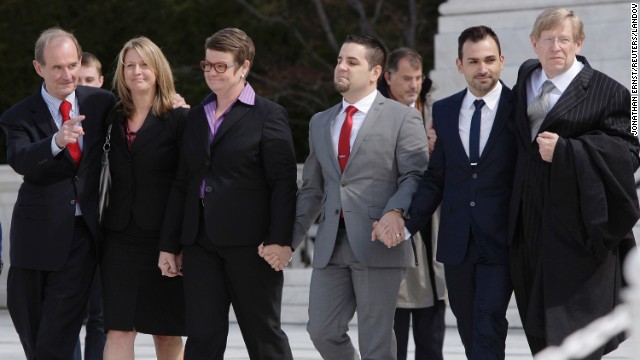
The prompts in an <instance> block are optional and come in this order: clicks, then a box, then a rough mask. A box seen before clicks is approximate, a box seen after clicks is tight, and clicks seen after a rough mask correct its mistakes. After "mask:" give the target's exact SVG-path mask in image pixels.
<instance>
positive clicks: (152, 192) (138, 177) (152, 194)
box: [104, 108, 189, 232]
mask: <svg viewBox="0 0 640 360" xmlns="http://www.w3.org/2000/svg"><path fill="white" fill-rule="evenodd" d="M188 112H189V110H188V109H186V108H179V109H174V110H171V111H170V112H168V113H166V114H164V115H162V116H155V115H153V113H151V112H149V114H148V115H147V118H146V119H145V121H144V124H143V125H142V127H141V128H140V130H139V131H138V134H137V135H136V139H135V141H134V142H133V147H132V148H131V151H129V149H128V147H127V140H126V137H125V134H124V127H123V121H126V120H125V119H124V118H123V116H122V111H121V110H118V111H117V115H116V119H117V121H116V123H114V125H113V127H112V129H111V151H110V152H109V167H110V169H111V182H112V183H111V191H110V192H109V207H108V208H107V211H106V212H105V218H104V226H105V228H107V229H109V230H122V229H124V228H125V226H126V225H127V224H128V223H129V220H130V219H131V217H133V219H134V221H135V222H136V224H137V225H138V226H139V227H141V228H142V229H145V230H149V231H158V232H159V231H160V229H161V228H162V222H163V220H164V215H165V212H166V206H167V199H168V198H169V191H170V190H171V184H172V182H173V180H174V178H175V176H176V171H177V169H178V160H179V150H180V141H181V139H182V133H183V130H184V125H185V120H186V118H187V114H188Z"/></svg>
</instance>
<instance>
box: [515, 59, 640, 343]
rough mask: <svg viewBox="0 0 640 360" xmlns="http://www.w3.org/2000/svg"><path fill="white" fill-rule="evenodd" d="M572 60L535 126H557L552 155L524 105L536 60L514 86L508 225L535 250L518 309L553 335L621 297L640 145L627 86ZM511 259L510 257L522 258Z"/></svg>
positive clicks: (534, 327) (555, 338) (529, 325)
mask: <svg viewBox="0 0 640 360" xmlns="http://www.w3.org/2000/svg"><path fill="white" fill-rule="evenodd" d="M578 61H581V62H582V63H584V68H583V69H582V70H581V71H580V73H578V75H577V76H576V77H575V78H574V79H573V80H572V82H571V83H570V85H569V87H568V88H567V89H566V90H565V92H564V93H563V94H562V96H561V97H560V98H559V99H558V102H557V103H556V105H555V106H554V107H553V108H552V109H551V110H550V111H549V113H548V114H547V116H546V118H545V119H544V121H543V123H542V125H541V127H540V130H539V132H544V131H549V132H553V133H556V134H558V135H559V136H560V139H559V140H558V143H557V145H556V147H555V150H554V156H553V161H552V162H551V163H547V162H545V161H543V160H542V158H541V156H540V153H539V149H538V144H537V142H536V141H535V140H534V141H531V132H530V128H529V120H528V117H527V113H526V111H527V110H526V109H527V93H526V91H527V90H526V89H527V80H528V79H529V78H530V77H531V74H532V73H533V71H534V70H535V69H538V68H540V66H541V65H540V62H539V61H538V60H537V59H536V60H528V61H526V62H525V63H524V64H523V65H522V66H521V67H520V70H519V72H518V81H517V84H516V86H515V87H514V89H515V91H516V97H517V104H516V119H515V120H516V134H517V141H518V156H517V161H516V172H515V177H514V187H513V194H512V198H511V205H510V221H509V223H510V224H509V229H510V230H509V234H510V239H511V240H513V239H514V238H519V239H520V240H519V241H525V242H526V244H527V245H528V248H527V251H528V252H529V253H528V254H527V255H526V256H527V258H528V259H539V261H538V262H537V267H536V270H535V271H536V273H535V276H533V275H532V277H533V279H534V280H533V284H532V288H531V290H530V291H531V293H530V296H529V297H530V303H529V306H528V309H520V311H521V313H522V312H523V311H524V312H525V316H524V319H523V323H524V326H525V330H526V331H528V333H529V332H531V333H534V334H535V335H538V336H546V337H547V341H548V343H549V344H557V343H559V342H560V341H561V340H562V339H563V338H564V337H565V336H566V335H568V334H570V333H571V332H573V331H575V330H576V329H578V328H580V327H582V326H584V325H586V324H588V323H589V322H590V321H592V320H593V319H595V318H596V317H599V316H602V315H604V314H606V313H608V312H609V311H611V309H612V308H613V307H614V306H615V304H616V303H617V302H618V290H619V286H620V281H621V279H620V269H619V266H620V256H619V244H620V243H621V241H623V240H625V239H626V240H630V239H633V235H632V234H631V229H632V227H633V225H634V224H635V222H636V220H637V219H638V209H637V207H638V205H637V198H636V195H635V186H634V181H633V172H634V171H635V169H637V168H638V150H639V149H640V147H639V145H638V139H637V138H636V137H635V136H633V135H632V134H631V127H630V94H629V91H628V90H627V89H626V88H625V87H623V86H622V85H621V84H619V83H617V82H616V81H614V80H613V79H611V78H610V77H608V76H606V75H605V74H603V73H601V72H599V71H597V70H594V69H592V68H591V66H590V65H589V63H588V62H587V60H586V59H585V58H584V57H582V56H578ZM586 176H588V177H589V179H590V180H589V181H584V180H585V178H586ZM612 184H615V186H612ZM616 192H618V193H616ZM612 194H615V195H616V196H618V195H619V196H618V197H614V196H612ZM621 201H622V202H623V203H624V204H622V203H621ZM510 260H511V262H512V264H514V266H515V267H519V266H521V264H525V263H526V262H527V261H525V260H526V259H519V258H514V257H512V258H511V259H510ZM514 281H516V279H515V278H514ZM514 287H515V288H516V289H517V288H518V284H515V283H514ZM615 346H617V344H613V343H612V344H609V346H608V347H607V349H608V350H611V349H612V348H615Z"/></svg>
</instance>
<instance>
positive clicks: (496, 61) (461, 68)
mask: <svg viewBox="0 0 640 360" xmlns="http://www.w3.org/2000/svg"><path fill="white" fill-rule="evenodd" d="M456 66H457V67H458V72H459V73H461V74H463V75H464V78H465V80H466V81H467V84H468V85H469V90H470V91H471V93H473V95H475V96H476V97H483V96H485V95H486V94H487V93H488V92H489V91H491V90H492V89H493V88H494V87H495V86H496V84H497V83H498V81H499V80H500V74H501V73H502V69H503V68H504V56H503V55H500V51H499V50H498V44H496V42H495V41H494V40H493V38H492V37H490V36H487V37H485V38H484V39H482V40H480V41H478V42H473V41H471V40H467V41H466V42H465V43H464V44H463V45H462V59H456Z"/></svg>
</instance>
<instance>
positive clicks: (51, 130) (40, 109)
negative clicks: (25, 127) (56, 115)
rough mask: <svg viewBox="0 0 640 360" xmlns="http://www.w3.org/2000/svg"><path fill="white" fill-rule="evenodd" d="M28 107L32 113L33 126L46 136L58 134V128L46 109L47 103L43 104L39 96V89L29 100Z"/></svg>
mask: <svg viewBox="0 0 640 360" xmlns="http://www.w3.org/2000/svg"><path fill="white" fill-rule="evenodd" d="M29 107H30V108H31V111H32V112H33V114H34V115H33V119H35V124H34V126H35V127H36V128H37V129H38V130H39V131H41V132H42V133H43V134H46V135H53V134H55V133H56V132H58V127H57V126H56V123H55V122H54V121H53V117H52V116H51V113H50V112H49V108H48V107H47V103H45V102H44V99H43V98H42V95H41V94H40V89H38V91H37V92H36V93H35V94H33V97H32V98H31V101H30V104H29Z"/></svg>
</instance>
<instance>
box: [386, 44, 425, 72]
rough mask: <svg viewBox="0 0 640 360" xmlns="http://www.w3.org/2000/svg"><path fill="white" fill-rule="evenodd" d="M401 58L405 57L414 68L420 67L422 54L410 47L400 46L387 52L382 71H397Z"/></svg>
mask: <svg viewBox="0 0 640 360" xmlns="http://www.w3.org/2000/svg"><path fill="white" fill-rule="evenodd" d="M402 59H407V60H408V61H409V64H411V66H413V68H414V69H422V56H420V54H418V52H417V51H415V50H413V49H411V48H408V47H401V48H397V49H395V50H393V51H392V52H390V53H389V55H388V56H387V64H386V66H385V69H384V71H389V72H395V71H397V70H398V65H399V64H400V60H402Z"/></svg>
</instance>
